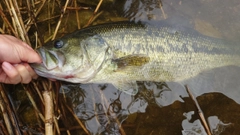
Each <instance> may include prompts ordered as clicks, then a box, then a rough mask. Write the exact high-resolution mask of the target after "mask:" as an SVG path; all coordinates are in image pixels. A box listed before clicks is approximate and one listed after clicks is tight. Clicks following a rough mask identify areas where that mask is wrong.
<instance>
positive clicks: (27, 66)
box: [23, 63, 38, 79]
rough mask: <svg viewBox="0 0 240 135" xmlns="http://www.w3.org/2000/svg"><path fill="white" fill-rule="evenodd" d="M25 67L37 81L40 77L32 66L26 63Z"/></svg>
mask: <svg viewBox="0 0 240 135" xmlns="http://www.w3.org/2000/svg"><path fill="white" fill-rule="evenodd" d="M23 65H24V66H25V68H26V69H27V70H28V72H29V74H30V75H31V76H32V78H33V79H37V78H38V75H37V74H36V72H35V71H34V70H33V69H32V68H31V67H30V65H29V64H28V63H24V64H23Z"/></svg>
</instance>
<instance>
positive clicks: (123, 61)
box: [112, 55, 150, 69]
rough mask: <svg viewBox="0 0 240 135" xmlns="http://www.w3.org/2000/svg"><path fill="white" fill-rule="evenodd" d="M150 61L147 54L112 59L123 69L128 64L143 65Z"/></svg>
mask: <svg viewBox="0 0 240 135" xmlns="http://www.w3.org/2000/svg"><path fill="white" fill-rule="evenodd" d="M149 61H150V58H149V57H148V56H146V55H128V56H125V57H121V58H118V59H113V60H112V62H113V63H115V64H116V65H117V68H118V69H123V68H125V67H128V66H143V65H145V64H147V63H148V62H149Z"/></svg>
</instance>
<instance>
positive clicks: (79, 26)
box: [74, 0, 81, 29]
mask: <svg viewBox="0 0 240 135" xmlns="http://www.w3.org/2000/svg"><path fill="white" fill-rule="evenodd" d="M74 6H75V8H77V0H74ZM76 19H77V25H78V29H81V24H80V19H79V15H78V10H76Z"/></svg>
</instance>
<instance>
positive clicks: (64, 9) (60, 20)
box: [52, 0, 69, 40]
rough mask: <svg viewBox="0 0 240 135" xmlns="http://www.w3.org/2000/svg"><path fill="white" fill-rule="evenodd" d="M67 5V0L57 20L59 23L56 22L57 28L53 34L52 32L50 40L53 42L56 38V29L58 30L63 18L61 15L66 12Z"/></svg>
mask: <svg viewBox="0 0 240 135" xmlns="http://www.w3.org/2000/svg"><path fill="white" fill-rule="evenodd" d="M68 3H69V0H67V1H66V3H65V5H64V8H63V11H62V14H61V16H60V19H59V21H58V24H57V27H56V29H55V32H54V34H53V37H52V40H54V39H55V38H56V35H57V32H58V29H59V27H60V24H61V22H62V18H63V15H64V13H65V11H66V8H67V5H68Z"/></svg>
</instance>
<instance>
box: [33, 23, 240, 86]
mask: <svg viewBox="0 0 240 135" xmlns="http://www.w3.org/2000/svg"><path fill="white" fill-rule="evenodd" d="M57 40H61V41H63V47H61V48H54V42H55V41H52V42H49V43H47V44H46V46H44V47H43V48H44V49H41V50H40V51H39V54H49V55H51V51H56V52H60V53H58V54H63V55H64V54H65V55H64V56H61V57H65V60H66V62H65V64H66V65H63V66H62V67H61V68H60V67H56V68H55V69H52V70H47V66H50V65H47V64H45V65H44V64H41V65H39V64H34V65H32V67H33V68H34V69H35V71H36V72H37V73H38V74H39V75H40V76H44V77H50V78H54V79H59V80H63V81H68V82H74V83H112V84H114V85H115V86H116V87H117V88H119V89H121V90H125V89H130V88H129V87H130V86H134V85H135V84H134V83H135V82H136V81H158V82H159V81H182V80H186V79H189V78H192V77H194V76H196V75H198V74H199V73H201V72H203V71H206V70H211V69H213V68H217V67H223V66H229V65H234V66H239V65H240V62H239V60H240V46H239V45H237V44H236V43H234V42H230V41H225V40H222V39H217V38H211V37H207V36H204V35H202V34H200V33H198V32H196V31H194V30H191V29H187V28H186V29H176V28H174V27H173V26H169V25H167V24H160V25H159V26H149V25H146V24H145V25H144V24H135V23H129V22H120V23H111V24H103V25H97V26H91V27H88V28H84V29H81V30H79V31H76V32H74V33H72V34H69V35H66V36H64V37H62V38H59V39H57ZM71 50H74V51H71ZM41 51H45V53H41ZM73 52H74V53H73ZM76 56H78V57H79V56H81V57H79V58H76ZM42 57H45V56H42ZM54 57H55V56H54ZM58 58H60V57H56V58H55V59H57V60H58V61H59V59H58ZM55 59H53V58H51V57H49V58H48V59H45V60H46V61H51V62H48V63H53V62H55V63H57V62H58V61H56V60H55ZM77 59H79V60H77ZM142 59H143V60H142ZM144 59H145V60H144ZM55 65H57V64H55ZM71 65H74V66H71ZM51 67H52V66H51ZM71 67H72V68H71ZM65 76H68V78H66V77H65ZM69 76H71V77H69ZM128 86H129V87H128Z"/></svg>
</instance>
